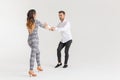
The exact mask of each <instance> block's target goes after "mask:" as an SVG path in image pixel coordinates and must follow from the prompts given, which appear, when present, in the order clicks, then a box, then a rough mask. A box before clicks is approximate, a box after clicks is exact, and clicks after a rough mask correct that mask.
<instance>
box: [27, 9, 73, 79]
mask: <svg viewBox="0 0 120 80" xmlns="http://www.w3.org/2000/svg"><path fill="white" fill-rule="evenodd" d="M58 15H59V19H60V23H59V24H58V25H57V26H56V27H50V26H48V24H46V23H45V24H42V23H41V22H40V21H39V20H37V19H36V11H35V10H34V9H31V10H29V11H28V13H27V23H26V26H27V29H28V32H29V35H28V44H29V46H30V48H31V55H30V69H29V72H28V74H29V75H30V76H33V77H34V76H37V74H35V73H34V71H33V67H34V61H35V59H36V62H37V70H38V71H43V69H42V68H41V64H40V51H39V47H38V45H39V37H38V28H39V27H42V28H44V29H48V30H50V31H58V32H60V33H61V36H62V39H61V41H60V43H59V45H58V48H57V58H58V63H57V65H56V66H55V68H58V67H59V66H61V65H62V62H61V50H62V49H63V48H64V47H65V61H64V66H63V68H67V67H68V64H67V62H68V58H69V48H70V45H71V43H72V35H71V31H70V23H69V22H68V21H66V20H65V12H64V11H59V12H58Z"/></svg>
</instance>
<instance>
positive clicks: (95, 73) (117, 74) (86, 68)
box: [0, 64, 120, 80]
mask: <svg viewBox="0 0 120 80" xmlns="http://www.w3.org/2000/svg"><path fill="white" fill-rule="evenodd" d="M17 66H18V65H17ZM23 66H24V65H19V67H17V68H15V65H10V66H9V67H8V66H6V70H1V72H0V80H120V65H117V64H105V65H103V64H79V66H78V65H71V66H69V68H66V69H63V68H62V67H60V68H57V69H55V68H54V65H50V64H47V65H46V64H44V65H43V69H44V71H43V72H37V71H35V72H36V73H37V75H38V76H37V77H29V76H28V74H27V67H26V69H23ZM12 67H14V68H12ZM4 69H5V68H4ZM8 70H9V71H8Z"/></svg>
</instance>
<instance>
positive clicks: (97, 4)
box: [0, 0, 120, 79]
mask: <svg viewBox="0 0 120 80" xmlns="http://www.w3.org/2000/svg"><path fill="white" fill-rule="evenodd" d="M119 3H120V1H119V0H55V1H54V0H49V1H48V0H0V26H1V27H0V28H1V29H0V37H1V39H0V47H1V49H0V71H5V70H6V71H12V70H16V71H17V70H19V69H20V70H23V71H24V70H26V71H27V70H28V68H29V56H30V48H29V46H28V44H27V38H28V33H27V29H26V26H25V24H26V13H27V11H28V10H29V9H31V8H32V9H36V11H37V16H38V19H39V20H40V21H42V22H47V23H48V24H50V25H56V24H57V23H58V21H59V20H58V15H57V12H58V11H59V10H65V11H66V15H67V16H66V17H67V19H68V20H69V21H70V22H71V25H72V26H71V27H72V29H71V30H72V35H73V43H72V46H71V49H70V61H69V64H70V65H71V66H74V68H77V67H80V66H85V65H86V66H85V67H87V66H89V67H93V68H96V67H97V68H98V66H102V68H101V69H104V67H106V66H107V67H108V66H112V68H114V69H113V72H114V71H120V69H119V70H116V69H115V68H117V69H118V68H119V67H120V58H119V56H120V54H119V53H120V37H119V35H120V31H119V30H120V23H119V22H120V5H119ZM39 38H40V45H39V47H40V51H41V63H42V65H43V66H48V67H47V68H49V67H54V65H55V64H56V48H57V45H58V42H59V41H60V39H61V37H60V34H59V33H58V32H50V31H48V30H44V29H41V28H40V29H39ZM63 56H64V53H63ZM63 59H64V58H63ZM50 65H51V66H50ZM8 66H9V67H8ZM17 66H20V67H17ZM21 66H22V67H21ZM87 68H88V67H87ZM108 68H109V67H108ZM77 69H78V72H79V71H80V70H79V68H77ZM110 69H111V67H110ZM103 71H104V70H103ZM114 77H115V76H114ZM107 79H108V77H107Z"/></svg>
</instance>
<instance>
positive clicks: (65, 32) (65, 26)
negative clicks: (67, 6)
mask: <svg viewBox="0 0 120 80" xmlns="http://www.w3.org/2000/svg"><path fill="white" fill-rule="evenodd" d="M55 30H56V31H58V32H60V33H61V36H62V39H61V42H62V43H66V42H67V41H69V40H72V34H71V26H70V22H69V21H66V20H64V21H63V22H60V23H59V24H58V25H57V26H56V28H55Z"/></svg>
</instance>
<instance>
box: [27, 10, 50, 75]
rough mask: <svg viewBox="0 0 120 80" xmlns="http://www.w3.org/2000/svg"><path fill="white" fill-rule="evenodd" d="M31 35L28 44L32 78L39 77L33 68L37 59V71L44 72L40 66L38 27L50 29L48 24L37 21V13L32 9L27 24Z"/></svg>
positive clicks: (28, 14)
mask: <svg viewBox="0 0 120 80" xmlns="http://www.w3.org/2000/svg"><path fill="white" fill-rule="evenodd" d="M26 26H27V29H28V32H29V35H28V44H29V46H30V48H31V55H30V70H29V72H28V73H29V75H30V76H33V77H35V76H37V74H35V73H34V71H33V67H34V61H35V59H36V62H37V70H38V71H43V69H42V68H41V66H40V51H39V47H38V45H39V37H38V27H39V26H40V27H42V28H45V29H49V27H48V25H47V24H42V23H41V22H40V21H38V20H37V19H36V11H35V10H34V9H31V10H29V11H28V13H27V23H26Z"/></svg>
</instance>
